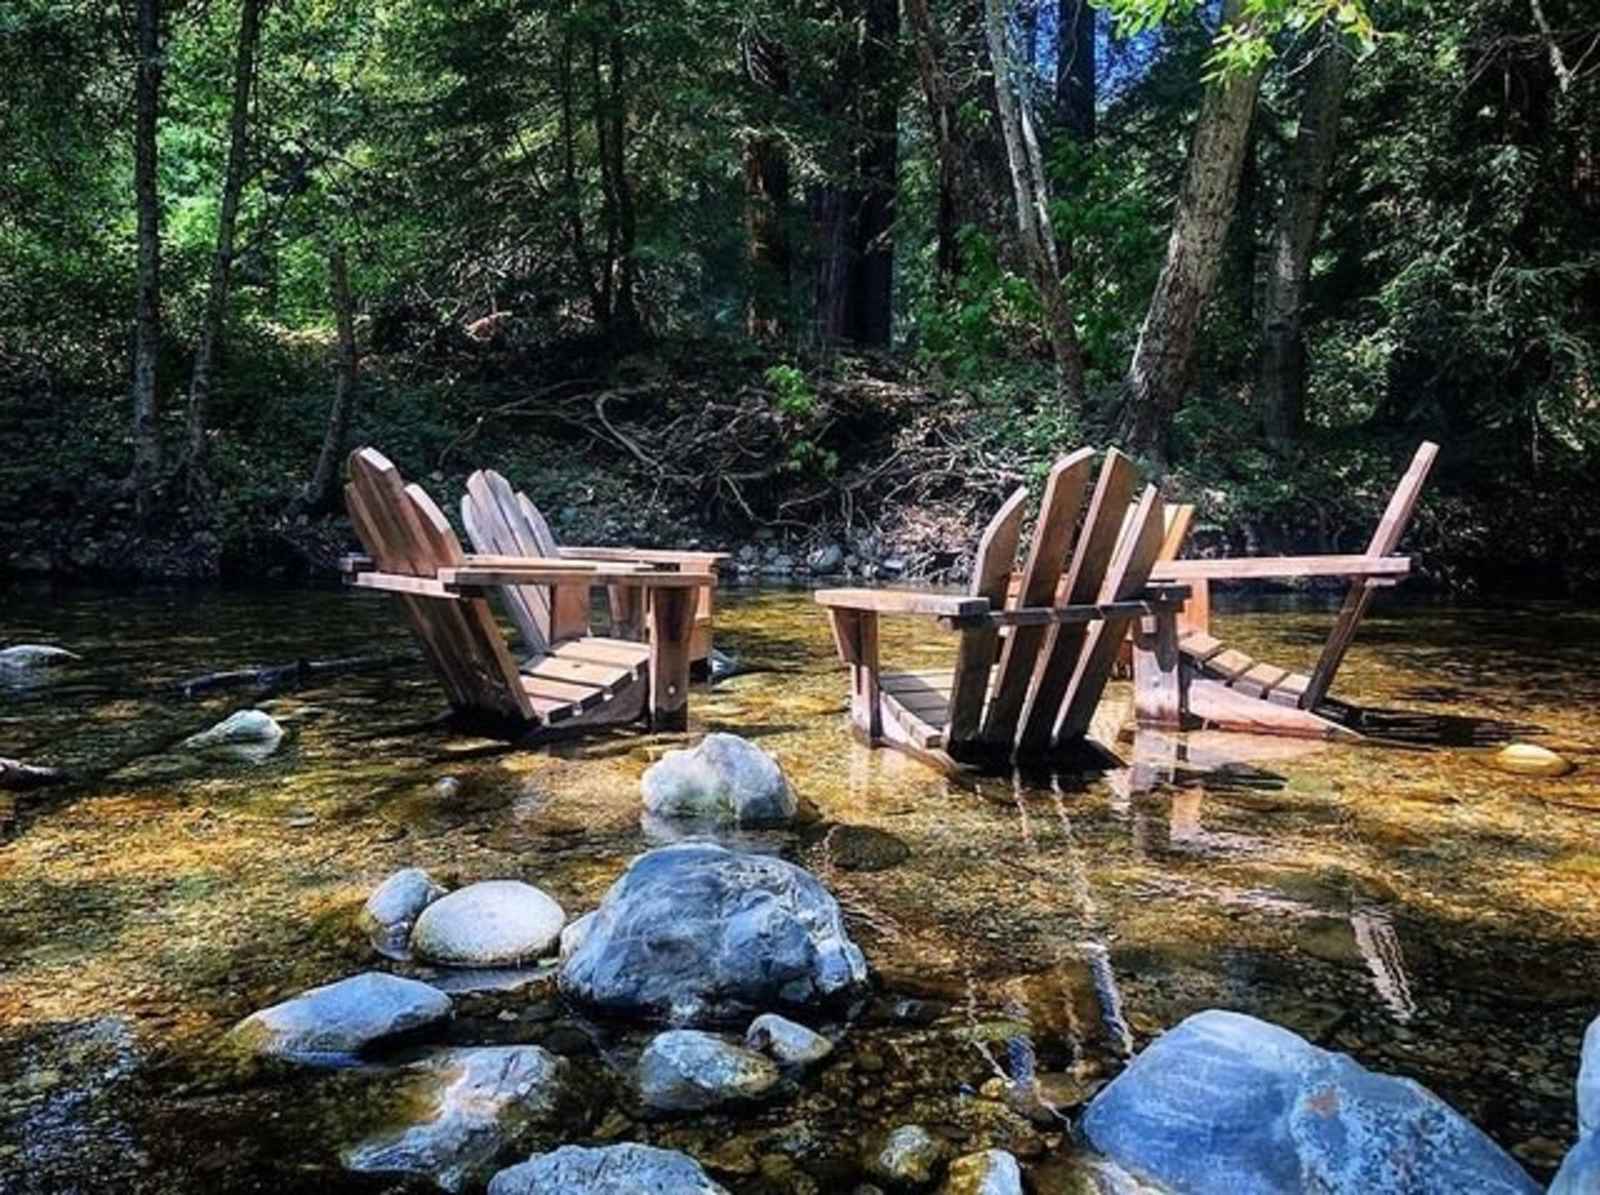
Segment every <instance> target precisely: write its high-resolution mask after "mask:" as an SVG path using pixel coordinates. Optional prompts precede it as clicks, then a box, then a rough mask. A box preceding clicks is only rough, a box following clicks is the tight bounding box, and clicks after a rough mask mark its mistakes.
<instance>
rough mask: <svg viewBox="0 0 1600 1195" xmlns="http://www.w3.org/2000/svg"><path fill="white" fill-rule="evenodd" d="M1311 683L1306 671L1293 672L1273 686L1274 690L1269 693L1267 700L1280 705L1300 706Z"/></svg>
mask: <svg viewBox="0 0 1600 1195" xmlns="http://www.w3.org/2000/svg"><path fill="white" fill-rule="evenodd" d="M1310 684H1311V678H1310V677H1309V676H1307V675H1306V674H1305V673H1304V672H1291V673H1290V674H1289V675H1288V676H1286V677H1284V678H1283V679H1282V680H1281V681H1279V682H1278V683H1277V684H1276V685H1274V686H1273V689H1272V692H1270V693H1268V694H1267V700H1268V701H1271V702H1275V703H1277V704H1278V705H1294V706H1298V705H1299V704H1300V699H1301V698H1302V697H1304V696H1305V692H1306V688H1307V686H1309V685H1310Z"/></svg>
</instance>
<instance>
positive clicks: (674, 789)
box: [640, 734, 799, 826]
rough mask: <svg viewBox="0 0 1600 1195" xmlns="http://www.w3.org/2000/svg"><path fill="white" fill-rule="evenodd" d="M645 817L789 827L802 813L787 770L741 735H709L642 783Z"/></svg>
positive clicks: (670, 755) (674, 755) (664, 761)
mask: <svg viewBox="0 0 1600 1195" xmlns="http://www.w3.org/2000/svg"><path fill="white" fill-rule="evenodd" d="M640 788H641V790H642V791H643V793H644V807H645V812H647V813H648V814H650V815H652V816H653V817H656V818H669V819H670V818H692V819H695V820H698V821H712V822H723V823H728V824H731V825H737V826H762V825H774V824H778V823H782V822H787V821H789V820H790V819H791V818H792V817H794V815H795V810H796V809H798V808H799V801H798V800H797V799H796V797H795V794H794V790H793V789H791V788H790V787H789V781H788V780H787V779H786V778H785V777H784V774H783V769H782V768H780V767H779V766H778V761H777V760H775V759H773V758H772V756H770V755H768V754H767V753H766V752H765V751H763V750H762V749H761V748H760V747H757V746H756V745H755V744H754V743H752V742H750V741H748V740H746V739H742V738H740V737H739V736H738V735H736V734H708V735H706V737H705V738H703V739H701V740H700V742H699V743H698V744H697V745H696V746H695V747H694V748H693V749H692V750H689V751H669V752H668V753H667V754H666V756H665V757H664V758H663V759H661V760H660V761H659V762H657V763H654V764H652V765H651V766H650V767H649V768H648V769H647V770H646V771H645V774H644V779H643V780H641V781H640Z"/></svg>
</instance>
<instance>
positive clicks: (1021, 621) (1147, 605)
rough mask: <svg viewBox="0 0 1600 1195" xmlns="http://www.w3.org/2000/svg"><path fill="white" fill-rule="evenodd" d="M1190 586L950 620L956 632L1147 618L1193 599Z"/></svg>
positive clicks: (1148, 590)
mask: <svg viewBox="0 0 1600 1195" xmlns="http://www.w3.org/2000/svg"><path fill="white" fill-rule="evenodd" d="M1189 593H1190V590H1189V587H1188V586H1187V585H1163V586H1159V587H1155V588H1151V589H1147V590H1145V591H1144V592H1143V593H1142V594H1141V595H1140V596H1139V597H1137V598H1128V599H1127V600H1125V601H1120V602H1099V603H1090V602H1085V603H1082V604H1079V605H1076V606H1023V607H1021V608H1019V609H1015V610H995V611H993V612H991V613H987V614H980V615H976V616H973V617H968V618H947V619H941V620H940V621H942V622H947V623H949V624H950V626H951V628H952V629H953V630H960V629H962V628H964V627H970V626H991V627H1038V626H1050V625H1053V624H1060V623H1084V622H1098V621H1100V620H1101V619H1107V618H1143V617H1144V616H1146V615H1148V614H1159V613H1161V612H1162V611H1164V610H1175V609H1177V608H1178V607H1180V606H1182V605H1183V604H1184V602H1186V601H1188V600H1189Z"/></svg>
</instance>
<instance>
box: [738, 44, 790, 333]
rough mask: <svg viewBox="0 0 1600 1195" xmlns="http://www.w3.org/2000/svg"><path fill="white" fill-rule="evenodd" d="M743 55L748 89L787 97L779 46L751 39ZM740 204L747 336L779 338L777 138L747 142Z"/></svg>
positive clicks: (781, 176)
mask: <svg viewBox="0 0 1600 1195" xmlns="http://www.w3.org/2000/svg"><path fill="white" fill-rule="evenodd" d="M743 49H744V53H743V58H744V72H745V77H746V78H747V79H748V80H749V81H750V83H751V85H752V86H753V87H755V88H757V89H758V90H759V91H761V92H762V93H764V94H766V95H769V96H773V97H778V96H787V95H788V94H789V63H788V55H787V54H786V53H785V51H784V48H783V45H782V43H781V42H776V41H772V40H770V39H768V38H764V37H762V36H761V35H760V34H752V35H750V37H748V38H747V39H746V41H745V44H744V47H743ZM744 201H745V230H746V232H747V234H748V236H749V254H750V266H751V271H752V273H753V275H754V278H753V279H752V287H751V295H750V304H749V308H748V310H747V311H746V315H745V323H746V330H747V331H748V332H749V334H750V335H751V336H756V337H762V336H777V335H779V334H780V333H781V332H782V331H783V323H784V312H785V310H786V309H787V307H788V299H789V223H788V221H789V158H788V154H787V153H786V152H785V150H784V147H783V143H782V142H781V141H780V140H779V139H778V138H777V137H774V136H772V135H770V134H767V133H759V134H755V135H752V136H750V137H749V138H747V139H746V141H745V145H744Z"/></svg>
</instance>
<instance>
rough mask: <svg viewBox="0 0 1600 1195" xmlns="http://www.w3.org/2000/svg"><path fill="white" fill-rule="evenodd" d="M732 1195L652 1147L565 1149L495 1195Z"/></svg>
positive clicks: (516, 1169) (493, 1190)
mask: <svg viewBox="0 0 1600 1195" xmlns="http://www.w3.org/2000/svg"><path fill="white" fill-rule="evenodd" d="M669 1193H670V1195H728V1192H727V1189H726V1188H725V1187H721V1186H719V1185H717V1184H716V1183H714V1182H712V1181H711V1179H710V1178H709V1177H708V1176H707V1175H706V1172H705V1171H704V1170H702V1169H700V1163H698V1162H696V1161H695V1160H694V1159H693V1158H691V1157H688V1156H687V1155H685V1154H681V1153H678V1152H676V1151H675V1150H670V1149H656V1148H654V1147H653V1146H649V1145H635V1144H633V1143H631V1142H630V1143H628V1144H626V1145H607V1146H604V1147H601V1148H590V1147H588V1146H583V1145H563V1146H562V1147H561V1148H560V1149H558V1150H555V1151H553V1152H551V1153H547V1154H536V1155H534V1156H533V1157H531V1158H529V1159H528V1160H527V1161H526V1162H523V1163H521V1164H520V1165H516V1166H512V1167H511V1168H510V1169H507V1170H502V1171H501V1172H500V1173H499V1174H497V1175H495V1176H494V1178H493V1179H491V1180H490V1182H489V1195H669Z"/></svg>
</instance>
